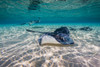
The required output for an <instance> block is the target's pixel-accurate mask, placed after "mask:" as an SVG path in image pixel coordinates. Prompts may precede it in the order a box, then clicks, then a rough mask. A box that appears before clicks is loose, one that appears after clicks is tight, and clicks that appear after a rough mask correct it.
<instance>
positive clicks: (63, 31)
mask: <svg viewBox="0 0 100 67" xmlns="http://www.w3.org/2000/svg"><path fill="white" fill-rule="evenodd" d="M26 31H28V32H38V33H42V35H41V36H40V37H39V39H38V42H39V45H41V43H42V39H43V37H45V36H51V37H52V38H54V39H55V40H56V41H57V42H59V43H60V44H62V45H69V44H74V41H73V40H72V38H71V37H70V32H69V30H68V28H67V27H60V28H57V29H56V30H55V31H54V32H39V31H32V30H29V29H26ZM48 41H49V40H48Z"/></svg>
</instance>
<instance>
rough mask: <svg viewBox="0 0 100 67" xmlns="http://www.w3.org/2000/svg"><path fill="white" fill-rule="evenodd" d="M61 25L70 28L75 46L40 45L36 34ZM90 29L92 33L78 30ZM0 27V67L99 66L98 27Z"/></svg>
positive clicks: (99, 41) (99, 36)
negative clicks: (29, 30)
mask: <svg viewBox="0 0 100 67" xmlns="http://www.w3.org/2000/svg"><path fill="white" fill-rule="evenodd" d="M61 26H67V27H68V28H69V29H70V27H73V28H75V29H76V31H73V30H70V36H71V37H72V38H73V40H74V42H75V45H74V46H68V47H57V46H39V44H38V41H37V40H38V38H39V35H40V34H39V33H31V32H27V31H26V30H25V29H31V30H34V31H46V32H47V31H54V30H55V29H56V28H59V27H61ZM86 26H89V27H90V28H92V29H93V30H92V31H82V30H79V28H82V27H86ZM86 26H85V25H33V26H28V25H23V26H21V25H5V26H4V25H0V67H100V26H99V25H86Z"/></svg>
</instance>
